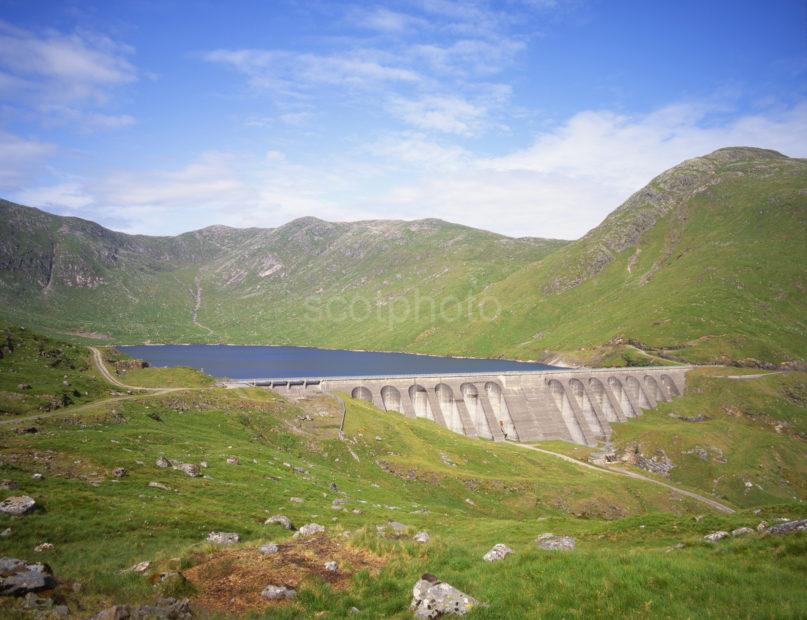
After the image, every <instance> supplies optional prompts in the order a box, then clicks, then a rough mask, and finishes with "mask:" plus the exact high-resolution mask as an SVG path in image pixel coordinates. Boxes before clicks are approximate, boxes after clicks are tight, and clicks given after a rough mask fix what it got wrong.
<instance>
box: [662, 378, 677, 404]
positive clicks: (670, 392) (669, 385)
mask: <svg viewBox="0 0 807 620" xmlns="http://www.w3.org/2000/svg"><path fill="white" fill-rule="evenodd" d="M661 385H662V386H664V390H665V391H666V392H667V396H668V400H672V399H673V398H675V397H676V396H681V392H680V391H679V390H678V386H676V385H675V381H673V380H672V379H671V378H670V375H661Z"/></svg>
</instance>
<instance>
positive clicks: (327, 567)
mask: <svg viewBox="0 0 807 620" xmlns="http://www.w3.org/2000/svg"><path fill="white" fill-rule="evenodd" d="M325 570H327V571H330V572H332V573H335V572H336V571H337V570H339V564H337V563H336V562H334V561H333V560H331V561H330V562H325Z"/></svg>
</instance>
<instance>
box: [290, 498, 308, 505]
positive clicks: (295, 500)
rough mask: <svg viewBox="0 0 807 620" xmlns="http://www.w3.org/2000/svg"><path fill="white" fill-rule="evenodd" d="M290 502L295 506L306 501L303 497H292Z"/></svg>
mask: <svg viewBox="0 0 807 620" xmlns="http://www.w3.org/2000/svg"><path fill="white" fill-rule="evenodd" d="M289 501H290V502H292V503H293V504H302V503H303V502H304V501H305V500H304V499H303V498H302V497H290V498H289Z"/></svg>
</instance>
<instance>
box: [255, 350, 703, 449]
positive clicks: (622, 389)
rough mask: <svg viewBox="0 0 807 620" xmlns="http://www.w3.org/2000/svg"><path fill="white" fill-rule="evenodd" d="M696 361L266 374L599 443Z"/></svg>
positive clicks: (490, 433) (480, 426)
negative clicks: (528, 368) (501, 369)
mask: <svg viewBox="0 0 807 620" xmlns="http://www.w3.org/2000/svg"><path fill="white" fill-rule="evenodd" d="M690 369H691V367H690V366H660V367H636V368H584V369H569V370H547V371H527V372H522V371H517V372H502V373H495V374H482V373H469V374H446V375H395V376H365V377H327V378H319V379H318V378H299V379H295V378H291V379H266V380H261V381H254V382H251V383H253V384H255V385H263V386H266V387H270V388H272V389H276V390H278V391H280V392H281V393H287V394H296V395H304V394H308V393H316V392H329V393H335V392H343V393H345V394H348V395H349V396H350V397H352V398H355V399H358V400H364V401H366V402H369V403H372V404H373V405H375V406H376V407H377V408H378V409H380V410H381V411H386V412H394V413H399V414H401V415H404V416H406V417H409V418H426V419H428V420H431V421H433V422H435V423H436V424H439V425H440V426H444V427H445V428H448V429H450V430H452V431H454V432H455V433H459V434H462V435H466V436H468V437H480V438H483V439H491V440H493V441H504V440H511V441H519V442H533V441H543V440H548V439H560V440H564V441H569V442H573V443H577V444H581V445H588V446H592V445H595V444H596V443H597V442H598V441H601V440H605V439H608V437H610V435H611V425H612V424H614V423H618V422H623V421H625V420H627V419H629V418H634V417H637V416H640V415H641V414H642V411H643V410H645V409H652V408H653V407H655V406H656V405H657V404H658V403H659V402H668V401H671V400H672V399H673V398H675V397H676V396H680V395H681V394H683V393H684V390H685V388H686V373H687V371H689V370H690Z"/></svg>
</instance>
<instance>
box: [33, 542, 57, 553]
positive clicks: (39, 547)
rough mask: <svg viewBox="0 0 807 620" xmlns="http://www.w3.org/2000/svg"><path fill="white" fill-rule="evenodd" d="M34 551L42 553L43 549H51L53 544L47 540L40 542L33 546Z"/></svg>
mask: <svg viewBox="0 0 807 620" xmlns="http://www.w3.org/2000/svg"><path fill="white" fill-rule="evenodd" d="M34 551H36V552H37V553H42V552H43V551H53V545H52V544H51V543H49V542H43V543H42V544H40V545H37V546H36V547H34Z"/></svg>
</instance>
